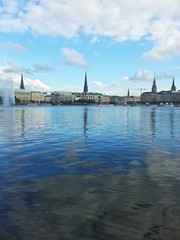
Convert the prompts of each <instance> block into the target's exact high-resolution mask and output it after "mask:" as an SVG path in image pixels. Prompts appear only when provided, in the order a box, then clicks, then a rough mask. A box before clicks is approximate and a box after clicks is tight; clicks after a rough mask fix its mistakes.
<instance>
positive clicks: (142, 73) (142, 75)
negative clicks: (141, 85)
mask: <svg viewBox="0 0 180 240" xmlns="http://www.w3.org/2000/svg"><path fill="white" fill-rule="evenodd" d="M130 79H131V80H140V81H153V79H154V73H153V72H151V71H148V70H138V71H137V72H136V73H135V74H134V75H133V76H132V77H131V78H130Z"/></svg>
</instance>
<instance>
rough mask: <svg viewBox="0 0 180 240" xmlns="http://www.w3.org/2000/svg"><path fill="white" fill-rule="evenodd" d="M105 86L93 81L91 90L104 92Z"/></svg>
mask: <svg viewBox="0 0 180 240" xmlns="http://www.w3.org/2000/svg"><path fill="white" fill-rule="evenodd" d="M107 87H108V86H107V84H105V83H103V82H99V81H94V82H93V84H92V89H93V90H94V89H95V90H98V91H104V90H106V89H107Z"/></svg>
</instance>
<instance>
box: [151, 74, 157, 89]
mask: <svg viewBox="0 0 180 240" xmlns="http://www.w3.org/2000/svg"><path fill="white" fill-rule="evenodd" d="M152 93H157V87H156V79H155V77H154V81H153V85H152Z"/></svg>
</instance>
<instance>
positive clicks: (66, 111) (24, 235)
mask: <svg viewBox="0 0 180 240" xmlns="http://www.w3.org/2000/svg"><path fill="white" fill-rule="evenodd" d="M179 117H180V109H179V108H151V107H149V108H146V107H144V108H143V107H133V108H131V107H118V106H117V107H102V106H99V107H94V106H84V107H76V106H74V107H70V106H68V107H14V108H7V109H5V108H2V109H0V136H1V137H0V149H1V150H0V181H1V184H0V193H1V194H0V214H1V218H0V239H2V240H4V239H5V240H6V239H7V240H19V239H22V240H34V239H38V240H39V239H40V240H41V239H43V240H46V239H48V240H49V239H51V240H59V239H83V240H95V239H108V240H111V239H113V240H114V239H123V240H126V239H127V240H130V239H133V240H136V239H137V240H139V239H144V240H148V239H162V240H170V239H173V240H176V239H177V240H179V239H180V228H179V226H180V172H179V169H180V150H179V145H180V138H179V136H180V128H179Z"/></svg>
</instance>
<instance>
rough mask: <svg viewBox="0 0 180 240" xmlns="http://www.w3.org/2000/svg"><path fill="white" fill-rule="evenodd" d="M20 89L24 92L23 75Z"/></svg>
mask: <svg viewBox="0 0 180 240" xmlns="http://www.w3.org/2000/svg"><path fill="white" fill-rule="evenodd" d="M20 89H23V90H25V86H24V80H23V74H21V84H20Z"/></svg>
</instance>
